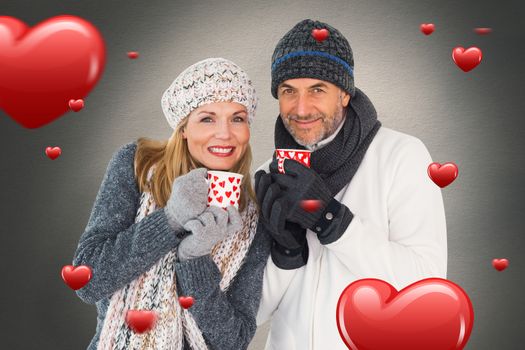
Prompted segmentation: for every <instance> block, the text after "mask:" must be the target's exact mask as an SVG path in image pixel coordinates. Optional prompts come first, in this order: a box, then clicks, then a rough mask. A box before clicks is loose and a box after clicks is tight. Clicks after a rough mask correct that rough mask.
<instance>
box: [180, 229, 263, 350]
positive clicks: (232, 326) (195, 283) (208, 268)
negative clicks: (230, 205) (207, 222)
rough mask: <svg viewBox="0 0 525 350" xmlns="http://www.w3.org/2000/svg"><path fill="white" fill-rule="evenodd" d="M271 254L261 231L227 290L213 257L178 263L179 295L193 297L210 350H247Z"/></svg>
mask: <svg viewBox="0 0 525 350" xmlns="http://www.w3.org/2000/svg"><path fill="white" fill-rule="evenodd" d="M269 254H270V240H269V237H268V235H267V234H266V233H264V232H262V231H261V230H258V231H257V233H256V235H255V237H254V240H253V242H252V244H251V247H250V250H249V251H248V254H247V256H246V258H245V261H244V263H243V265H242V266H241V268H240V269H239V271H238V273H237V275H236V276H235V278H234V280H233V281H232V283H231V285H230V287H229V288H228V289H227V290H226V291H221V289H220V287H219V283H220V280H221V273H220V271H219V269H218V268H217V265H216V264H215V263H214V262H213V260H212V258H211V256H210V255H205V256H202V257H199V258H196V259H190V260H187V261H184V262H179V263H177V264H176V274H177V284H178V289H179V295H180V296H192V297H193V298H194V299H195V303H194V305H193V306H192V307H191V308H190V309H189V311H190V312H191V314H192V316H193V317H194V318H195V321H196V322H197V324H198V325H199V328H200V329H201V331H202V333H203V336H204V339H205V340H206V342H207V344H208V345H209V346H210V348H211V349H220V350H227V349H232V350H241V349H246V348H248V344H249V343H250V341H251V340H252V338H253V336H254V334H255V330H256V329H257V325H256V321H255V318H256V314H257V309H258V307H259V302H260V298H261V286H262V278H263V270H264V266H265V265H266V262H267V260H268V256H269Z"/></svg>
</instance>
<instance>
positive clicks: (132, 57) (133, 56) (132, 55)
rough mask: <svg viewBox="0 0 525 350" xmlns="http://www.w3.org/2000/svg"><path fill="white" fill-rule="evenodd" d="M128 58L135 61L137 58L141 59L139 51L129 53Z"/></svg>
mask: <svg viewBox="0 0 525 350" xmlns="http://www.w3.org/2000/svg"><path fill="white" fill-rule="evenodd" d="M128 57H129V58H131V59H132V60H134V59H135V58H137V57H139V53H138V52H137V51H130V52H128Z"/></svg>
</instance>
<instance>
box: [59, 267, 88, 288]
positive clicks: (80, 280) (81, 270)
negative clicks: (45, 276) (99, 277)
mask: <svg viewBox="0 0 525 350" xmlns="http://www.w3.org/2000/svg"><path fill="white" fill-rule="evenodd" d="M91 276H92V274H91V268H90V267H89V266H86V265H80V266H77V267H74V266H72V265H66V266H64V267H63V268H62V279H63V280H64V282H66V284H67V285H68V286H69V288H71V289H73V290H78V289H80V288H82V287H84V286H85V285H86V284H87V283H88V282H89V280H90V279H91Z"/></svg>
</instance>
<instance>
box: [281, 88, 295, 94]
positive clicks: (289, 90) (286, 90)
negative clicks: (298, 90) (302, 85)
mask: <svg viewBox="0 0 525 350" xmlns="http://www.w3.org/2000/svg"><path fill="white" fill-rule="evenodd" d="M282 94H283V95H290V94H293V90H292V89H284V90H282Z"/></svg>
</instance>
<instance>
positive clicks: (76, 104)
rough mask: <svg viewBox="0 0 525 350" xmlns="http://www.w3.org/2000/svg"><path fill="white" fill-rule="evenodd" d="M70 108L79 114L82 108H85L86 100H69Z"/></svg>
mask: <svg viewBox="0 0 525 350" xmlns="http://www.w3.org/2000/svg"><path fill="white" fill-rule="evenodd" d="M68 105H69V108H71V110H72V111H73V112H78V111H80V110H81V109H82V108H84V100H82V99H78V100H73V99H71V100H69V103H68Z"/></svg>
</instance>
